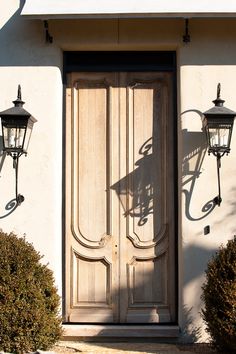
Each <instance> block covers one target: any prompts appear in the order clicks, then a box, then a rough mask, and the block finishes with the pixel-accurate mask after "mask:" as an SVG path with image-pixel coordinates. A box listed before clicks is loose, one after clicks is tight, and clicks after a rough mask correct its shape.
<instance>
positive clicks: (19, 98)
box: [17, 85, 21, 100]
mask: <svg viewBox="0 0 236 354" xmlns="http://www.w3.org/2000/svg"><path fill="white" fill-rule="evenodd" d="M17 99H18V100H21V86H20V85H18V93H17Z"/></svg>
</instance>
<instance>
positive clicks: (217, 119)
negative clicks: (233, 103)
mask: <svg viewBox="0 0 236 354" xmlns="http://www.w3.org/2000/svg"><path fill="white" fill-rule="evenodd" d="M220 90H221V86H220V84H218V86H217V98H216V99H215V100H214V101H213V103H214V104H215V106H214V107H212V108H210V109H209V110H208V111H206V112H204V113H203V115H204V119H203V128H204V130H205V132H206V137H207V144H208V154H209V155H210V154H211V153H212V154H213V155H214V156H216V159H217V176H218V191H219V194H218V196H217V197H215V198H214V202H215V203H216V204H217V205H218V206H220V203H221V201H222V199H221V188H220V170H219V169H220V167H221V157H222V156H223V155H225V154H226V155H228V153H229V152H230V142H231V136H232V131H233V125H234V118H235V116H236V112H234V111H232V110H230V109H228V108H226V107H224V106H223V105H224V102H225V101H224V100H222V99H221V98H220Z"/></svg>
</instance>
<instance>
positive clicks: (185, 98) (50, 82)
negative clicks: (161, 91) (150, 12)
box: [0, 0, 236, 340]
mask: <svg viewBox="0 0 236 354" xmlns="http://www.w3.org/2000/svg"><path fill="white" fill-rule="evenodd" d="M20 7H21V5H20V4H19V1H17V0H8V1H7V2H2V3H1V4H0V49H1V51H0V87H1V89H0V110H4V109H6V108H8V107H10V106H11V105H12V103H11V101H12V100H13V99H15V98H16V93H17V85H18V84H19V83H20V84H21V86H22V94H23V100H25V101H26V104H25V106H24V107H25V109H27V110H28V111H29V112H31V113H32V115H33V116H35V117H36V119H38V122H37V123H36V124H35V127H34V131H33V135H32V140H31V143H30V147H29V154H28V157H26V158H25V157H21V159H20V171H19V192H20V193H22V194H23V195H24V196H25V202H24V203H23V204H22V205H21V206H20V207H19V208H17V209H16V210H14V211H13V212H12V213H11V210H6V205H7V204H8V203H9V201H11V200H12V199H13V198H14V170H13V169H12V161H11V159H10V157H6V158H5V159H4V157H3V156H2V155H1V156H0V176H1V178H0V195H1V203H0V219H1V223H0V225H1V228H2V229H3V230H4V231H12V230H13V231H14V232H16V233H17V234H19V235H23V234H25V235H26V239H27V240H29V241H30V242H33V244H34V245H35V247H36V249H37V250H39V251H40V252H41V253H42V254H44V255H45V257H44V261H45V262H49V264H50V266H51V268H52V269H53V270H54V273H55V277H56V282H57V285H58V287H59V289H60V291H61V289H62V269H63V267H62V252H63V251H62V239H63V236H64V235H63V229H62V205H63V189H62V175H63V170H62V156H63V153H62V152H63V140H62V137H63V133H62V122H63V90H62V68H63V64H62V52H63V50H176V52H177V76H178V80H177V95H178V102H177V104H178V116H177V118H176V119H178V173H179V179H178V188H179V214H178V221H179V230H178V247H179V266H178V267H179V320H180V321H179V323H180V326H181V328H182V330H184V329H186V328H187V327H188V328H189V334H190V335H186V340H189V339H191V338H192V339H194V338H195V337H196V338H197V337H198V336H197V329H198V327H199V326H200V327H201V326H202V322H201V318H200V315H199V311H200V308H201V306H202V304H201V301H200V294H201V284H202V281H203V279H204V269H205V268H206V264H207V261H208V259H209V257H210V256H211V255H212V253H213V252H215V250H216V249H217V248H218V247H219V245H220V244H222V243H223V244H226V242H227V240H228V239H230V238H232V236H233V235H234V233H235V231H236V230H235V229H236V226H235V212H236V205H235V197H236V187H235V178H234V175H235V173H236V164H235V159H236V129H235V131H234V134H233V137H232V152H231V153H230V155H229V156H228V157H224V158H223V159H222V171H221V173H222V198H223V201H222V205H221V207H220V208H219V207H217V206H216V207H215V208H213V206H212V202H211V201H212V199H213V198H214V197H215V196H216V195H217V175H216V161H215V158H213V157H212V156H208V155H207V153H206V146H205V140H204V136H203V134H202V131H201V112H203V111H205V110H207V109H208V108H210V107H211V106H212V105H213V104H212V102H211V101H212V100H213V99H215V98H216V86H217V83H218V82H221V86H222V98H223V99H225V100H226V103H225V105H226V106H227V107H229V108H231V109H232V110H236V91H235V89H234V88H235V82H236V47H235V45H233V44H234V43H235V38H236V26H235V24H236V20H234V19H228V20H222V19H210V20H208V19H201V20H200V19H193V20H190V25H189V28H190V34H191V42H190V43H189V44H188V45H185V44H183V42H182V35H183V32H184V20H181V19H178V20H177V19H169V20H167V19H162V20H158V19H133V20H128V19H124V20H51V21H49V29H50V33H51V35H53V37H54V43H53V44H46V43H45V36H44V29H43V23H42V22H41V21H40V20H25V19H24V18H22V17H20ZM8 214H9V215H8ZM206 226H210V233H209V234H207V235H204V228H205V227H206ZM205 338H206V337H205V334H204V332H203V333H202V337H201V338H200V340H204V339H205ZM198 339H199V338H198Z"/></svg>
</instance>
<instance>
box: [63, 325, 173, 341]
mask: <svg viewBox="0 0 236 354" xmlns="http://www.w3.org/2000/svg"><path fill="white" fill-rule="evenodd" d="M63 330H64V333H63V339H65V340H67V339H68V340H70V339H76V340H78V339H81V338H83V339H85V338H87V339H96V340H97V339H100V338H101V339H106V338H165V339H168V338H169V339H172V338H178V337H179V327H178V326H170V325H166V326H164V325H91V324H90V325H85V324H63Z"/></svg>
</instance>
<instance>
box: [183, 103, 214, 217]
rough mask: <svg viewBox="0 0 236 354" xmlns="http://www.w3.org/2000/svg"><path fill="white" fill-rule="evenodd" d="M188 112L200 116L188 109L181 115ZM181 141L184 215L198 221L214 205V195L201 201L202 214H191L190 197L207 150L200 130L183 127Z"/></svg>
mask: <svg viewBox="0 0 236 354" xmlns="http://www.w3.org/2000/svg"><path fill="white" fill-rule="evenodd" d="M189 112H193V113H197V114H198V115H199V116H200V117H202V113H201V112H200V111H197V110H188V111H185V112H183V113H182V115H183V114H185V113H189ZM182 142H183V161H182V179H183V182H182V186H183V187H185V188H183V190H182V192H183V193H184V195H185V215H186V217H187V218H188V219H189V220H191V221H198V220H202V219H204V218H205V217H207V216H208V215H209V214H210V213H211V212H212V211H213V210H214V208H215V207H216V204H215V202H214V198H215V196H214V197H213V198H212V199H211V200H208V201H205V202H204V201H203V203H204V204H203V206H202V208H201V213H203V214H202V215H201V216H199V217H194V216H193V215H192V214H191V199H192V195H193V192H194V188H195V187H196V182H197V179H198V178H199V176H200V174H201V168H202V163H203V160H204V157H205V154H206V150H207V145H206V139H205V136H204V134H203V132H202V131H200V132H198V131H188V130H187V129H183V130H182ZM187 186H188V187H187ZM186 187H187V188H186Z"/></svg>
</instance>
